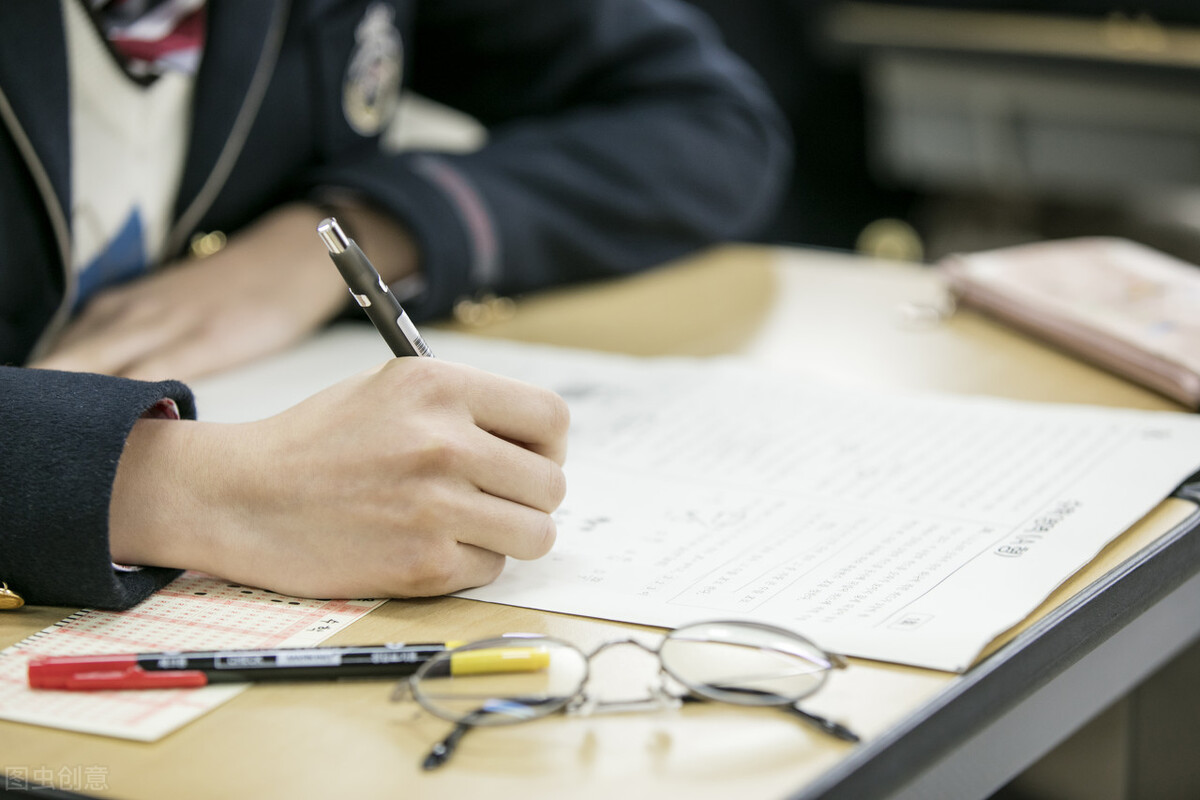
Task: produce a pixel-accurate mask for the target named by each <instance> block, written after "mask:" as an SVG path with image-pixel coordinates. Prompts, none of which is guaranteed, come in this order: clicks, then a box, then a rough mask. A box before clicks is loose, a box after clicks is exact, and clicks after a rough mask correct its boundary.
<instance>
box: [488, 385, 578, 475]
mask: <svg viewBox="0 0 1200 800" xmlns="http://www.w3.org/2000/svg"><path fill="white" fill-rule="evenodd" d="M490 377H491V378H492V380H488V381H480V382H479V383H477V384H475V385H474V386H473V391H472V392H471V393H470V395H469V396H468V398H467V402H468V406H469V408H470V410H471V413H472V415H473V417H474V419H475V424H476V425H478V426H479V427H480V428H482V429H484V430H486V431H489V432H491V433H493V434H495V435H496V436H499V437H502V438H504V439H507V440H509V441H511V442H517V443H518V444H520V445H522V446H523V447H525V448H527V449H529V450H531V451H533V452H535V453H538V454H539V455H542V456H545V457H546V458H548V459H550V460H551V461H553V462H555V463H556V464H560V465H561V464H562V463H563V462H564V461H565V459H566V456H567V429H568V427H569V426H570V421H571V415H570V411H569V410H568V408H567V404H566V402H565V401H564V400H563V399H562V398H561V397H559V396H558V395H557V394H555V393H554V392H551V391H549V390H548V389H542V388H540V387H536V386H531V385H529V384H527V383H522V382H520V381H516V380H513V379H511V378H504V377H501V376H495V375H493V376H490Z"/></svg>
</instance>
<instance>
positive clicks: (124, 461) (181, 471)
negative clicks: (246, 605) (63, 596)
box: [109, 419, 238, 574]
mask: <svg viewBox="0 0 1200 800" xmlns="http://www.w3.org/2000/svg"><path fill="white" fill-rule="evenodd" d="M233 427H236V426H232V425H218V424H215V423H201V422H194V421H183V420H179V421H173V420H162V419H140V420H138V421H137V422H136V423H135V424H134V426H133V429H132V430H131V431H130V434H129V437H128V438H127V440H126V443H125V449H124V450H123V452H122V454H121V459H120V461H119V462H118V464H117V473H116V478H115V479H114V481H113V490H112V497H111V500H110V504H109V551H110V555H111V558H112V560H113V561H114V562H115V563H119V564H136V565H139V566H154V567H173V568H180V569H195V570H200V571H203V572H210V573H217V574H219V571H220V568H219V558H220V554H221V552H222V550H223V549H224V548H222V547H221V546H220V542H219V541H218V536H219V532H220V531H222V530H225V529H226V528H227V522H226V521H224V520H222V519H220V517H221V516H224V515H226V514H227V513H228V508H229V504H228V500H227V497H228V495H229V492H230V487H231V485H236V483H237V482H238V479H237V477H236V474H235V472H234V470H235V469H236V465H237V464H238V459H237V458H236V457H235V456H234V454H233V453H232V452H229V451H228V446H229V445H232V444H233V443H234V437H232V436H228V435H226V433H227V432H226V430H225V429H229V428H233Z"/></svg>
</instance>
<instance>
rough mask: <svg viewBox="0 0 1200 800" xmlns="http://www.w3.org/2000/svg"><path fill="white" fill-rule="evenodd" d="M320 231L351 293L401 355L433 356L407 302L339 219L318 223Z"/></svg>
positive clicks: (393, 350)
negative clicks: (404, 302)
mask: <svg viewBox="0 0 1200 800" xmlns="http://www.w3.org/2000/svg"><path fill="white" fill-rule="evenodd" d="M317 234H318V235H319V236H320V237H321V241H323V242H325V247H326V248H327V249H328V250H329V257H330V258H331V259H333V263H334V264H335V265H336V266H337V268H338V272H340V273H342V279H343V280H344V281H346V286H348V287H349V288H350V294H351V295H352V296H353V297H354V299H355V301H357V302H358V304H359V305H360V306H362V308H363V310H364V311H366V312H367V316H368V317H370V318H371V322H372V323H374V325H375V328H376V329H377V330H378V331H379V333H380V335H381V336H383V340H384V341H385V342H387V344H388V347H390V348H392V352H393V353H395V354H396V355H397V356H430V357H432V356H433V351H432V350H430V349H429V345H427V344H425V340H424V339H422V338H421V334H420V332H418V331H417V326H416V325H413V322H412V320H411V319H410V318H409V316H408V314H406V313H405V311H404V306H402V305H400V301H399V300H397V299H396V295H394V294H392V291H391V289H389V288H388V285H387V284H386V283H384V281H383V278H381V277H379V271H378V270H376V269H375V266H374V265H373V264H372V263H371V262H370V260H369V259H368V258H367V256H366V254H365V253H363V251H362V248H360V247H359V246H358V244H357V243H355V241H354V240H353V239H351V238H350V237H349V236H347V235H346V233H345V231H343V230H342V228H341V226H340V225H338V223H337V220H336V219H334V218H333V217H328V218H326V219H323V220H321V222H320V223H318V224H317Z"/></svg>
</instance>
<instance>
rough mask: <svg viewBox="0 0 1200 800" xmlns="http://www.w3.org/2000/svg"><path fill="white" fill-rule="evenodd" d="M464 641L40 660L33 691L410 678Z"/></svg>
mask: <svg viewBox="0 0 1200 800" xmlns="http://www.w3.org/2000/svg"><path fill="white" fill-rule="evenodd" d="M459 644H461V642H446V643H430V644H385V645H369V646H362V647H308V648H286V647H285V648H277V649H272V650H212V651H201V652H168V653H141V654H137V655H127V654H121V655H91V656H41V657H35V658H33V659H31V660H30V662H29V685H30V686H31V687H32V688H34V689H77V690H85V689H178V688H187V687H194V686H207V685H208V684H210V683H244V682H248V681H265V680H284V681H287V680H314V679H315V680H333V679H337V678H360V677H361V678H366V677H373V676H378V677H389V676H395V675H411V674H412V673H413V672H416V670H417V668H418V667H420V666H421V664H423V663H425V662H426V661H427V660H429V659H430V658H432V657H433V656H435V655H437V654H438V653H441V652H444V651H446V650H450V649H453V648H454V647H456V646H457V645H459Z"/></svg>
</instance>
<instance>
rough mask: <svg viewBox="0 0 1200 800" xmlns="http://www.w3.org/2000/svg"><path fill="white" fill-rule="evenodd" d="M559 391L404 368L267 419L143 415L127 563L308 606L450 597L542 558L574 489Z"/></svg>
mask: <svg viewBox="0 0 1200 800" xmlns="http://www.w3.org/2000/svg"><path fill="white" fill-rule="evenodd" d="M567 423H568V412H567V407H566V404H565V403H564V402H563V401H562V399H561V398H559V397H558V396H557V395H555V394H553V393H551V392H549V391H546V390H543V389H539V388H536V387H533V386H529V385H527V384H523V383H520V382H518V381H514V380H511V379H508V378H502V377H499V376H495V375H491V374H489V373H486V372H482V371H480V370H475V369H472V368H470V367H465V366H462V365H457V364H453V363H450V362H447V361H440V360H436V359H429V358H398V359H394V360H392V361H389V362H387V363H385V364H384V365H383V366H382V367H381V368H379V369H377V370H374V371H371V372H368V373H363V374H360V375H357V376H354V377H352V378H349V379H347V380H345V381H343V382H341V383H339V384H337V385H335V386H333V387H331V388H329V389H326V390H325V391H323V392H321V393H319V394H317V395H314V396H313V397H311V398H309V399H308V400H306V401H304V402H303V403H300V404H299V405H297V406H295V407H293V408H291V409H289V410H288V411H285V412H283V413H282V414H279V415H277V416H275V417H272V418H270V419H267V420H263V421H260V422H253V423H244V424H240V425H228V424H218V423H201V422H187V421H168V420H140V421H139V422H138V423H137V424H136V425H135V426H134V431H133V433H132V435H131V436H130V438H129V441H128V443H127V445H126V449H125V452H124V454H123V455H122V457H121V461H120V463H119V465H118V469H117V478H116V482H115V483H114V487H113V497H112V506H111V509H110V547H111V551H112V557H113V559H114V560H116V561H117V562H118V563H126V564H144V565H155V566H172V567H185V568H191V569H198V570H201V571H203V572H208V573H210V574H214V575H219V576H221V577H223V578H228V579H230V580H234V581H237V582H239V583H245V584H247V585H252V586H260V587H263V588H267V589H271V590H274V591H278V592H283V593H286V594H293V595H300V596H306V597H409V596H422V595H438V594H444V593H447V592H453V591H457V590H459V589H464V588H467V587H471V586H478V585H482V584H484V583H487V582H489V581H491V580H493V579H495V577H496V576H497V575H499V574H500V571H501V570H502V569H503V566H504V560H505V556H512V557H514V558H521V559H532V558H538V557H540V556H542V555H544V554H545V553H546V552H548V551H549V549H550V547H551V545H552V544H553V542H554V538H555V526H554V521H553V519H552V518H551V516H550V513H551V512H552V511H553V510H554V509H555V508H557V506H558V504H559V503H560V502H562V498H563V496H564V493H565V491H566V485H565V480H564V477H563V473H562V469H561V465H562V462H563V458H564V456H565V452H566V433H567Z"/></svg>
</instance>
